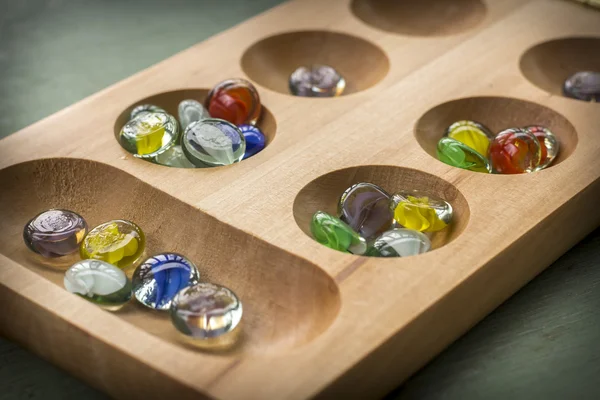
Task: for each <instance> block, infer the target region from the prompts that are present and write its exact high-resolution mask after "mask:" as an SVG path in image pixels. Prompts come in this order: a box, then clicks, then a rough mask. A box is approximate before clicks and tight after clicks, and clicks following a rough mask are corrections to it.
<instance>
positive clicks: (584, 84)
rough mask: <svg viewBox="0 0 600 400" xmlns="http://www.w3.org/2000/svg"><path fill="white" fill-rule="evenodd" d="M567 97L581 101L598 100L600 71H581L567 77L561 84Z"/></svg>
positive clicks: (599, 96) (599, 98)
mask: <svg viewBox="0 0 600 400" xmlns="http://www.w3.org/2000/svg"><path fill="white" fill-rule="evenodd" d="M563 93H564V95H565V96H567V97H571V98H573V99H578V100H583V101H600V72H591V71H581V72H577V73H575V74H573V75H571V76H570V77H568V78H567V80H566V81H565V83H564V85H563Z"/></svg>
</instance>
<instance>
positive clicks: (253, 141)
mask: <svg viewBox="0 0 600 400" xmlns="http://www.w3.org/2000/svg"><path fill="white" fill-rule="evenodd" d="M238 128H240V131H242V135H244V139H246V152H245V153H244V158H243V160H245V159H246V158H250V157H252V156H253V155H255V154H256V153H258V152H260V151H261V150H262V149H264V148H265V146H266V144H267V142H266V139H265V135H264V134H263V133H262V132H261V131H260V129H258V128H257V127H256V126H254V125H248V124H243V125H240V126H238Z"/></svg>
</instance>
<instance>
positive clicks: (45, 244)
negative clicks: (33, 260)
mask: <svg viewBox="0 0 600 400" xmlns="http://www.w3.org/2000/svg"><path fill="white" fill-rule="evenodd" d="M87 229H88V226H87V223H86V222H85V220H84V219H83V217H82V216H81V215H79V214H77V213H75V212H73V211H69V210H48V211H44V212H43V213H40V214H38V215H36V216H35V217H33V218H32V219H31V220H30V221H29V222H27V224H25V228H24V229H23V240H25V244H26V245H27V247H29V249H31V250H32V251H34V252H36V253H38V254H41V255H42V256H44V257H61V256H64V255H67V254H71V253H74V252H76V251H77V249H79V244H80V243H81V241H82V240H83V237H84V236H85V234H86V233H87Z"/></svg>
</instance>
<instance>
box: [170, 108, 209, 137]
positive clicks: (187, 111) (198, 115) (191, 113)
mask: <svg viewBox="0 0 600 400" xmlns="http://www.w3.org/2000/svg"><path fill="white" fill-rule="evenodd" d="M177 114H178V116H179V124H180V125H181V129H182V130H183V131H185V128H187V127H188V125H189V124H191V123H192V122H196V121H200V120H201V119H204V118H210V114H209V113H208V111H207V110H206V108H204V106H203V105H202V104H200V102H198V101H196V100H183V101H182V102H181V103H179V106H178V107H177Z"/></svg>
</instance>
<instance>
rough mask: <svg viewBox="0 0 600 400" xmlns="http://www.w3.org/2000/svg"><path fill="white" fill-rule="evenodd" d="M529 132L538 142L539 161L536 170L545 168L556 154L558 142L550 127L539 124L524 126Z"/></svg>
mask: <svg viewBox="0 0 600 400" xmlns="http://www.w3.org/2000/svg"><path fill="white" fill-rule="evenodd" d="M524 129H525V130H526V131H528V132H529V133H533V136H535V137H536V138H537V140H538V142H540V151H541V155H540V163H539V164H538V166H537V167H536V168H535V170H536V171H539V170H541V169H544V168H546V167H547V166H549V165H550V164H552V161H554V159H555V158H556V156H557V155H558V150H559V144H558V140H557V139H556V136H554V133H552V131H550V129H548V128H545V127H543V126H540V125H531V126H527V127H525V128H524Z"/></svg>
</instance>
